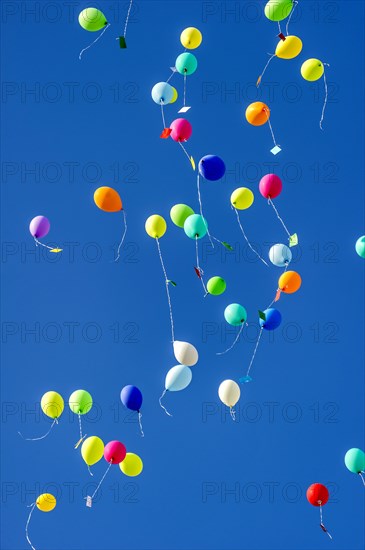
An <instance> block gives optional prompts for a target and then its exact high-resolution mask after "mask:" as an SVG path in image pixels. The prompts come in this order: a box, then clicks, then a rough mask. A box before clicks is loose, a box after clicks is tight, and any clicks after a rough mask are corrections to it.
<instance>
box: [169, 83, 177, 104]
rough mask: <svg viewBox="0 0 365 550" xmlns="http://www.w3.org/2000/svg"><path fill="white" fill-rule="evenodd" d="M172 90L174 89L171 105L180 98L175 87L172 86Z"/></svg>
mask: <svg viewBox="0 0 365 550" xmlns="http://www.w3.org/2000/svg"><path fill="white" fill-rule="evenodd" d="M171 88H172V99H171V101H170V103H175V101H176V100H177V98H178V97H179V94H178V93H177V89H176V88H174V87H173V86H171Z"/></svg>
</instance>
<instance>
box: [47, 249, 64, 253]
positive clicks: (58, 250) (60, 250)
mask: <svg viewBox="0 0 365 550" xmlns="http://www.w3.org/2000/svg"><path fill="white" fill-rule="evenodd" d="M50 252H54V253H55V254H57V253H58V252H62V248H51V250H50Z"/></svg>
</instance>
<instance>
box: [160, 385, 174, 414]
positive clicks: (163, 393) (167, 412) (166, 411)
mask: <svg viewBox="0 0 365 550" xmlns="http://www.w3.org/2000/svg"><path fill="white" fill-rule="evenodd" d="M166 392H167V390H164V391H163V392H162V395H161V397H160V399H159V400H158V401H159V403H160V407H161V408H162V409H163V410H164V411H165V413H166V414H167V415H168V416H172V414H171V413H169V411H168V410H167V409H166V407H164V406H163V404H162V403H161V399H162V398H163V397H164V396H165V394H166Z"/></svg>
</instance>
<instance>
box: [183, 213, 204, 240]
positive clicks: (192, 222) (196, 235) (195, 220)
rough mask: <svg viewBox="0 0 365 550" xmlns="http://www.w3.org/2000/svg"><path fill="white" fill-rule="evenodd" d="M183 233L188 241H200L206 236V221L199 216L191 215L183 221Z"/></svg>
mask: <svg viewBox="0 0 365 550" xmlns="http://www.w3.org/2000/svg"><path fill="white" fill-rule="evenodd" d="M184 231H185V233H186V235H187V236H188V237H190V239H194V240H195V239H201V238H202V237H205V235H206V234H207V231H208V224H207V221H206V219H205V218H203V216H201V215H200V214H192V215H191V216H188V217H187V218H186V220H185V223H184Z"/></svg>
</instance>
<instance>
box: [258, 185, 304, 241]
mask: <svg viewBox="0 0 365 550" xmlns="http://www.w3.org/2000/svg"><path fill="white" fill-rule="evenodd" d="M282 189H283V184H282V181H281V179H280V178H279V176H277V175H276V174H266V176H264V177H263V178H261V180H260V183H259V190H260V193H261V195H262V196H263V197H265V198H266V199H267V202H268V204H269V205H270V206H271V207H272V209H273V210H274V212H275V214H276V217H277V218H278V220H279V222H280V223H281V225H282V227H283V229H284V231H285V233H286V234H287V235H288V240H289V246H296V245H297V244H298V235H297V234H296V233H293V234H291V233H290V232H289V230H288V228H287V227H286V225H285V223H284V222H283V219H282V218H281V216H280V214H279V212H278V209H277V208H276V206H275V205H274V203H273V201H272V199H274V198H275V197H277V196H278V195H280V193H281V191H282Z"/></svg>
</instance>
